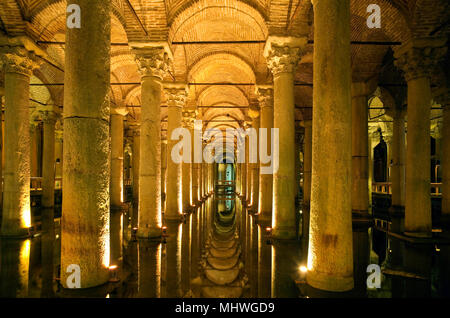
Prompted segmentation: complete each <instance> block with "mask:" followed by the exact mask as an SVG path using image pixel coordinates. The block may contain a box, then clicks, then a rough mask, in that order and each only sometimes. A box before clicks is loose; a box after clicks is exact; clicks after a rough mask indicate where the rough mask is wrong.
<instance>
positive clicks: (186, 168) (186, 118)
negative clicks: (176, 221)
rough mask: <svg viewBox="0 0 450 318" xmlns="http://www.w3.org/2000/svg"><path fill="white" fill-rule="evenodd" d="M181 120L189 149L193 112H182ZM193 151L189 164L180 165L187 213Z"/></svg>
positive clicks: (184, 204)
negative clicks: (186, 132) (187, 133)
mask: <svg viewBox="0 0 450 318" xmlns="http://www.w3.org/2000/svg"><path fill="white" fill-rule="evenodd" d="M182 115H183V119H182V123H183V127H184V128H186V129H188V130H189V132H190V134H191V139H190V140H189V142H191V147H192V148H193V145H194V144H193V143H192V138H193V135H194V120H195V111H189V110H186V111H183V113H182ZM193 153H194V152H193V149H191V162H184V161H183V163H182V165H181V166H182V167H181V169H182V178H181V179H182V190H183V203H182V204H183V212H184V213H188V212H189V211H190V210H191V197H193V192H192V194H191V191H193V188H192V185H193V177H192V165H193V163H192V162H193V161H192V158H193Z"/></svg>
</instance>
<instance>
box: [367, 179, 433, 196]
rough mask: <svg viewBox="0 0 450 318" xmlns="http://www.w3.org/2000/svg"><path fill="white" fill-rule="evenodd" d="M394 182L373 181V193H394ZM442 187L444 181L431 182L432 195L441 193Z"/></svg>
mask: <svg viewBox="0 0 450 318" xmlns="http://www.w3.org/2000/svg"><path fill="white" fill-rule="evenodd" d="M391 187H392V184H391V182H374V183H372V193H379V194H392V188H391ZM441 187H442V183H431V184H430V191H431V195H435V196H438V195H441V194H442V192H441Z"/></svg>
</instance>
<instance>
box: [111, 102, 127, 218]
mask: <svg viewBox="0 0 450 318" xmlns="http://www.w3.org/2000/svg"><path fill="white" fill-rule="evenodd" d="M127 113H128V112H127V110H126V109H125V108H124V107H123V108H111V190H110V191H111V207H112V208H115V209H120V208H121V205H122V203H123V156H124V150H123V145H124V142H123V120H124V117H125V116H126V115H127Z"/></svg>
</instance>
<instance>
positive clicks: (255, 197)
mask: <svg viewBox="0 0 450 318" xmlns="http://www.w3.org/2000/svg"><path fill="white" fill-rule="evenodd" d="M255 116H258V117H255ZM254 117H255V118H253V128H254V129H255V130H256V133H257V134H258V135H259V127H260V118H259V113H257V114H255V115H254ZM257 140H258V141H259V137H258V139H257ZM257 148H258V149H259V144H258V145H257ZM256 154H257V161H256V163H252V164H250V165H251V169H252V189H251V198H250V204H251V207H252V210H253V211H254V212H255V213H257V212H258V203H259V151H258V152H256Z"/></svg>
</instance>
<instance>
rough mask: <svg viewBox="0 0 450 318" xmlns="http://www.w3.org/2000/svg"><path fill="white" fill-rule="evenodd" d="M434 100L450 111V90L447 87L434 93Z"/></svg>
mask: <svg viewBox="0 0 450 318" xmlns="http://www.w3.org/2000/svg"><path fill="white" fill-rule="evenodd" d="M434 100H435V101H436V103H438V104H439V105H441V106H442V108H443V109H445V110H448V109H450V89H449V88H446V87H445V88H441V89H439V90H438V91H437V92H435V93H434Z"/></svg>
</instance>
